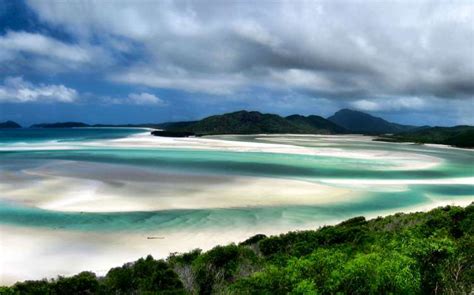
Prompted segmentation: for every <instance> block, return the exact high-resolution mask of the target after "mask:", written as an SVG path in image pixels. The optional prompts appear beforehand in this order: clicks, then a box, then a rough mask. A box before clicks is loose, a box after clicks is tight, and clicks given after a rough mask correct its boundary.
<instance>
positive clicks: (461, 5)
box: [28, 0, 474, 100]
mask: <svg viewBox="0 0 474 295" xmlns="http://www.w3.org/2000/svg"><path fill="white" fill-rule="evenodd" d="M28 3H29V5H30V7H32V9H33V10H34V11H36V13H37V14H38V16H39V17H40V19H42V20H43V21H45V22H47V23H49V24H50V25H52V26H54V27H56V28H61V29H64V30H66V31H67V32H68V33H70V34H72V35H73V36H75V38H77V39H78V40H82V42H83V43H86V42H94V41H95V40H97V39H99V40H101V41H102V43H101V44H100V46H102V47H103V48H105V49H106V50H111V51H114V50H115V51H118V50H122V49H120V46H122V45H123V44H127V43H128V44H133V46H131V48H127V49H126V50H128V51H130V50H131V52H133V55H131V56H128V59H127V63H126V64H121V62H120V59H118V60H115V63H116V64H115V65H114V66H115V67H114V68H113V72H112V71H105V72H104V73H103V74H104V77H105V78H106V79H109V80H111V81H114V82H120V83H123V82H125V83H128V84H132V85H145V86H148V87H154V88H171V89H179V90H186V91H189V92H201V93H209V94H218V95H229V94H235V93H238V92H240V91H242V90H245V89H247V88H249V87H268V88H270V89H290V90H297V91H301V92H303V93H312V94H313V95H314V96H319V97H328V98H331V99H334V100H338V99H339V100H361V99H369V98H373V97H384V96H387V95H389V96H400V97H415V98H416V97H440V98H445V99H452V98H461V99H463V98H464V99H465V98H469V97H472V96H473V95H474V82H473V81H474V58H473V57H472V49H473V48H472V44H473V42H474V26H473V23H474V4H472V3H470V2H466V1H450V2H433V1H425V0H419V1H410V2H406V1H402V2H397V1H394V2H383V3H380V2H377V3H374V2H372V1H368V2H360V1H330V0H320V1H278V2H259V3H257V4H254V5H248V4H247V3H246V2H239V1H236V2H232V3H226V5H223V4H222V2H221V1H213V0H210V1H205V3H203V2H199V1H198V2H189V1H160V2H135V1H121V2H120V5H114V3H113V2H107V1H95V2H73V3H71V2H61V1H56V2H53V3H51V2H44V1H36V0H30V1H28ZM104 11H107V13H104ZM471 12H472V13H471ZM117 40H120V42H118V41H117ZM122 47H123V46H122ZM56 54H57V55H58V54H59V53H56ZM64 55H66V56H67V54H64ZM83 58H86V56H84V57H83Z"/></svg>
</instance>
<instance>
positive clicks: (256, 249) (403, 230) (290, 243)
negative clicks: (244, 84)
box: [0, 204, 474, 295]
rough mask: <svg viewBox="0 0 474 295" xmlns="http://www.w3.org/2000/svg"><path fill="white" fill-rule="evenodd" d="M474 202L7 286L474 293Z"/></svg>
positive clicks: (20, 289) (31, 289) (26, 289)
mask: <svg viewBox="0 0 474 295" xmlns="http://www.w3.org/2000/svg"><path fill="white" fill-rule="evenodd" d="M473 266H474V205H472V204H471V205H470V206H468V207H466V208H461V207H449V206H448V207H444V208H437V209H434V210H432V211H430V212H427V213H413V214H403V213H398V214H395V215H392V216H388V217H385V218H376V219H373V220H369V221H367V220H365V219H364V218H363V217H356V218H352V219H349V220H347V221H344V222H342V223H340V224H338V225H336V226H325V227H322V228H320V229H318V230H314V231H300V232H290V233H287V234H282V235H280V236H272V237H266V236H264V235H257V236H254V237H251V238H249V239H248V240H246V241H244V242H242V243H240V244H238V245H235V244H231V245H227V246H218V247H215V248H213V249H212V250H209V251H207V252H202V251H200V250H194V251H191V252H189V253H185V254H174V255H171V256H169V257H168V258H167V259H166V260H155V259H153V258H152V257H151V256H148V257H147V258H144V259H143V258H142V259H139V260H138V261H136V262H133V263H127V264H124V265H123V266H121V267H116V268H113V269H111V270H109V272H108V273H107V275H106V276H105V277H97V276H96V275H95V274H94V273H91V272H83V273H80V274H78V275H76V276H73V277H67V278H63V277H60V278H57V279H54V280H42V281H26V282H20V283H17V284H15V285H14V286H13V287H3V288H0V293H1V294H275V295H278V294H468V293H471V292H472V291H473V290H474V289H473V288H474V268H473Z"/></svg>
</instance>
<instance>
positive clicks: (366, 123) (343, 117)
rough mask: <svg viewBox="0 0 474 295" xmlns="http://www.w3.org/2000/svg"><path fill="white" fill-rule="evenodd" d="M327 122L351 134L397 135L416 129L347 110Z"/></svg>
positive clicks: (336, 114)
mask: <svg viewBox="0 0 474 295" xmlns="http://www.w3.org/2000/svg"><path fill="white" fill-rule="evenodd" d="M328 120H329V121H331V122H333V123H335V124H337V125H339V126H342V127H344V128H346V129H347V130H349V131H351V132H355V133H364V134H384V133H398V132H403V131H408V130H410V129H413V128H416V127H415V126H409V125H401V124H396V123H391V122H388V121H386V120H384V119H382V118H379V117H375V116H372V115H369V114H366V113H363V112H359V111H353V110H349V109H342V110H340V111H338V112H336V113H335V114H334V115H332V116H331V117H329V118H328Z"/></svg>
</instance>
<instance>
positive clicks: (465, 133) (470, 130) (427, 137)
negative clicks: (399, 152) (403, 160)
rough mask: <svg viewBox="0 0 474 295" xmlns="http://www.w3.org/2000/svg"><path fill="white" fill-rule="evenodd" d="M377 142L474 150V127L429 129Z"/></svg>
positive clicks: (385, 137) (389, 137) (400, 134)
mask: <svg viewBox="0 0 474 295" xmlns="http://www.w3.org/2000/svg"><path fill="white" fill-rule="evenodd" d="M376 140H379V141H389V142H414V143H437V144H446V145H452V146H456V147H463V148H474V126H465V125H460V126H454V127H429V128H423V129H415V130H411V131H407V132H402V133H398V134H394V135H391V136H382V137H380V138H378V139H376Z"/></svg>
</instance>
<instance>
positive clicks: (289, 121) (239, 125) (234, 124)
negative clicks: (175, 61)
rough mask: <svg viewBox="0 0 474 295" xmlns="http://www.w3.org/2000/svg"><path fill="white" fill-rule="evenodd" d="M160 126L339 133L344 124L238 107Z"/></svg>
mask: <svg viewBox="0 0 474 295" xmlns="http://www.w3.org/2000/svg"><path fill="white" fill-rule="evenodd" d="M161 126H162V128H164V129H165V130H166V131H170V132H192V133H194V134H197V135H211V134H259V133H295V134H338V133H343V132H344V131H345V129H344V128H342V127H340V126H337V125H336V124H334V123H332V122H330V121H328V120H326V119H324V118H322V117H319V116H308V117H304V116H299V115H294V116H289V117H286V118H284V117H281V116H279V115H275V114H262V113H260V112H248V111H238V112H233V113H227V114H223V115H215V116H210V117H207V118H204V119H202V120H199V121H192V122H176V123H163V124H162V125H161Z"/></svg>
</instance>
